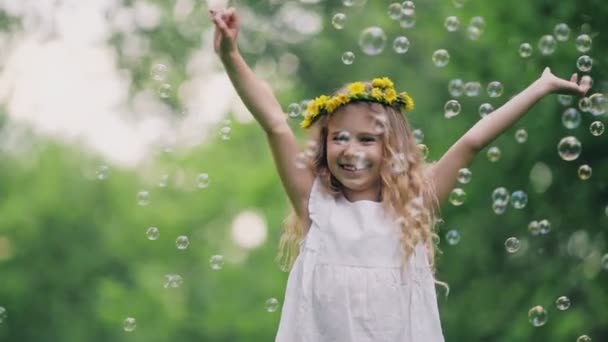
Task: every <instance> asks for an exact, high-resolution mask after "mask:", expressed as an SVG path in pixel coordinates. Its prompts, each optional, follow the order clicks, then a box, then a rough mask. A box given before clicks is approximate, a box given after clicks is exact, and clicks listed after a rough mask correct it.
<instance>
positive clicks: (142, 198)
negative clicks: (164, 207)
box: [137, 190, 150, 207]
mask: <svg viewBox="0 0 608 342" xmlns="http://www.w3.org/2000/svg"><path fill="white" fill-rule="evenodd" d="M137 204H138V205H140V206H142V207H143V206H146V205H149V204H150V192H148V191H146V190H142V191H140V192H138V193H137Z"/></svg>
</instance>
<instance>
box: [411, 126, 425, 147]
mask: <svg viewBox="0 0 608 342" xmlns="http://www.w3.org/2000/svg"><path fill="white" fill-rule="evenodd" d="M413 134H414V139H416V144H421V143H422V140H424V133H423V132H422V130H421V129H420V128H416V129H415V130H414V131H413Z"/></svg>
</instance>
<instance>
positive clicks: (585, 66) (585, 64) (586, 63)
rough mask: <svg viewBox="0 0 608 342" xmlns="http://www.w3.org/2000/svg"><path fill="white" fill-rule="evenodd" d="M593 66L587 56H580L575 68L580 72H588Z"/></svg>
mask: <svg viewBox="0 0 608 342" xmlns="http://www.w3.org/2000/svg"><path fill="white" fill-rule="evenodd" d="M592 66H593V60H592V59H591V57H589V56H587V55H582V56H580V57H579V58H578V59H577V60H576V67H577V68H578V70H580V71H582V72H589V71H590V70H591V67H592Z"/></svg>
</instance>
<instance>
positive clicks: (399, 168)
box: [390, 153, 408, 174]
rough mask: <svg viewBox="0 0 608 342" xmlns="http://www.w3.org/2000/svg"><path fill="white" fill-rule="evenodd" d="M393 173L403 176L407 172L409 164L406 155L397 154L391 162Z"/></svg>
mask: <svg viewBox="0 0 608 342" xmlns="http://www.w3.org/2000/svg"><path fill="white" fill-rule="evenodd" d="M390 166H391V172H392V173H393V174H402V173H404V172H406V171H407V169H408V164H407V159H406V158H405V154H403V153H397V154H395V155H394V156H393V157H392V158H391V161H390Z"/></svg>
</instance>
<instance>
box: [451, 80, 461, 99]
mask: <svg viewBox="0 0 608 342" xmlns="http://www.w3.org/2000/svg"><path fill="white" fill-rule="evenodd" d="M448 92H449V93H450V95H451V96H453V97H459V96H461V95H462V93H464V82H463V81H462V80H461V79H459V78H456V79H453V80H450V82H449V83H448Z"/></svg>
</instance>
